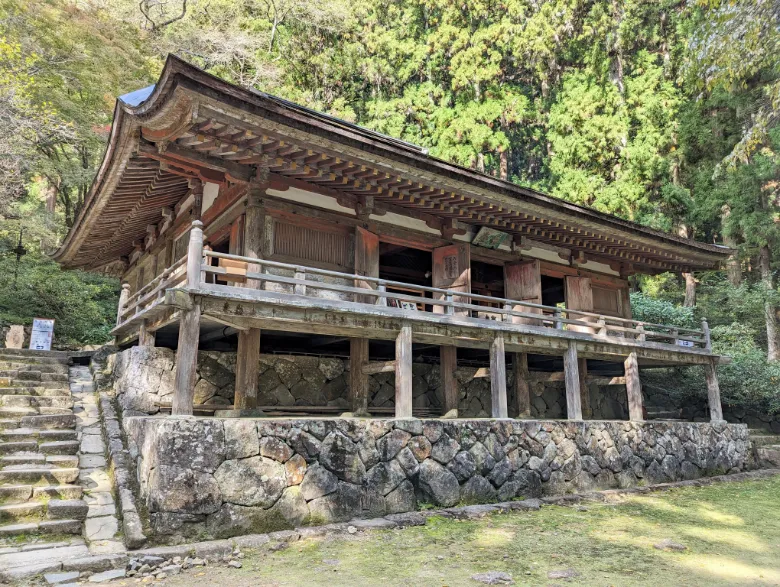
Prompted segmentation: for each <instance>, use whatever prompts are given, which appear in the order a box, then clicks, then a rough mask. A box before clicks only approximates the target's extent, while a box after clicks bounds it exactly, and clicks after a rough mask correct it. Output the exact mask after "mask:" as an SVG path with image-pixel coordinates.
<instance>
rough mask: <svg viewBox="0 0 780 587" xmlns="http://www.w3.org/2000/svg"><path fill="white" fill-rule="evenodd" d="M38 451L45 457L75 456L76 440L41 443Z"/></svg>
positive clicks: (77, 444)
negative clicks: (45, 455)
mask: <svg viewBox="0 0 780 587" xmlns="http://www.w3.org/2000/svg"><path fill="white" fill-rule="evenodd" d="M38 450H39V451H41V452H42V453H44V454H47V455H75V454H78V452H79V441H78V440H57V441H54V442H42V443H41V444H39V445H38Z"/></svg>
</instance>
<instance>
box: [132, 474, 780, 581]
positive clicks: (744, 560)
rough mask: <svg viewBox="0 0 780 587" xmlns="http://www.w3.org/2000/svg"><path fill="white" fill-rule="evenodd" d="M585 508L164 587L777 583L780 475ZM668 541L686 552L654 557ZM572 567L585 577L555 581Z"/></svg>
mask: <svg viewBox="0 0 780 587" xmlns="http://www.w3.org/2000/svg"><path fill="white" fill-rule="evenodd" d="M585 507H586V508H587V511H580V510H578V509H577V508H576V507H575V508H569V507H557V506H549V507H543V508H542V510H541V511H538V512H512V513H507V514H498V515H492V516H489V517H487V518H483V519H480V520H476V521H455V520H451V519H442V518H432V519H430V520H429V521H428V524H427V525H426V526H423V527H413V528H406V529H403V530H384V531H375V532H370V533H366V534H357V535H354V536H347V537H327V538H322V539H308V540H304V541H301V542H296V543H293V544H291V545H290V547H289V548H287V549H285V550H281V551H278V552H271V551H269V550H263V551H260V552H255V553H247V556H246V558H245V559H244V560H243V568H241V569H229V568H225V567H222V566H211V567H206V568H199V569H190V570H189V571H186V572H184V573H182V574H181V575H178V576H176V577H171V578H169V579H166V580H165V581H164V583H165V584H166V585H181V586H183V585H193V584H199V585H224V586H226V587H245V586H249V585H252V586H256V585H280V586H281V585H295V586H300V585H339V586H365V585H382V586H394V585H410V586H412V585H413V586H427V585H432V586H439V587H441V586H443V585H447V586H450V587H455V586H459V585H470V586H472V587H474V586H477V585H480V583H477V582H476V581H474V580H473V579H472V578H471V576H472V575H474V574H475V573H484V572H486V571H503V572H507V573H509V574H511V575H512V577H513V579H514V581H515V583H516V584H518V585H564V584H570V585H598V586H601V587H603V586H608V585H616V586H617V585H619V586H623V585H653V586H659V585H660V586H664V587H672V586H677V585H707V586H713V585H780V476H778V477H774V478H770V479H767V480H760V481H749V482H741V483H720V484H716V485H711V486H708V487H702V488H682V489H675V490H672V491H668V492H661V493H654V494H650V495H640V496H635V497H628V498H625V499H622V500H621V501H619V502H618V503H612V504H601V503H599V504H593V503H588V504H585ZM663 539H671V540H673V541H675V542H678V543H681V544H683V545H685V546H687V550H685V551H682V552H674V551H661V550H658V549H656V548H654V546H653V545H654V544H657V543H658V542H660V541H661V540H663ZM565 569H573V570H574V571H576V572H577V573H578V576H577V577H575V578H573V579H551V578H549V577H548V573H549V572H551V571H556V570H565ZM124 582H126V583H127V584H128V585H129V584H132V583H135V581H129V580H127V579H126V580H125V581H124Z"/></svg>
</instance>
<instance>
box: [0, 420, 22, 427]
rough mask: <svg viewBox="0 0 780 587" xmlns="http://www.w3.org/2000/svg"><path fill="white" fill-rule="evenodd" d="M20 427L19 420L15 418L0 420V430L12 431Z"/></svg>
mask: <svg viewBox="0 0 780 587" xmlns="http://www.w3.org/2000/svg"><path fill="white" fill-rule="evenodd" d="M18 427H19V420H14V419H13V418H3V419H2V420H0V430H11V429H13V428H18Z"/></svg>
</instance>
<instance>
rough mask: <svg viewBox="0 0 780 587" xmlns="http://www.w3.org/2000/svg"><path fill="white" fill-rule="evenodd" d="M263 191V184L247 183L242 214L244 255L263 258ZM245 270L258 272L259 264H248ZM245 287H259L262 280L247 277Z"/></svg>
mask: <svg viewBox="0 0 780 587" xmlns="http://www.w3.org/2000/svg"><path fill="white" fill-rule="evenodd" d="M264 193H265V186H264V184H256V183H250V184H249V194H248V195H247V204H246V213H245V215H244V256H245V257H252V258H255V259H262V258H263V242H264V232H265V209H264V208H263V204H262V199H261V196H262V195H263V194H264ZM246 270H247V271H248V272H250V273H260V272H261V270H262V268H261V265H259V264H249V265H247V268H246ZM246 287H251V288H254V289H261V288H262V287H263V282H262V281H260V280H259V279H247V280H246Z"/></svg>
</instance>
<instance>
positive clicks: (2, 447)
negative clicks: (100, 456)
mask: <svg viewBox="0 0 780 587" xmlns="http://www.w3.org/2000/svg"><path fill="white" fill-rule="evenodd" d="M72 408H73V400H72V398H71V393H70V388H69V384H68V358H67V355H65V354H64V353H63V354H58V353H36V352H34V351H16V350H10V349H0V548H2V547H3V546H10V545H18V544H20V543H22V542H25V541H30V540H33V541H36V542H41V541H43V542H45V541H47V540H50V541H56V540H60V539H62V538H63V537H64V536H66V535H77V536H79V537H80V536H81V534H82V532H83V526H84V520H85V519H86V516H87V510H88V506H87V504H86V502H85V501H84V500H82V492H83V490H82V487H81V485H79V440H78V437H77V433H76V416H75V415H74V414H73V410H72Z"/></svg>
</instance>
